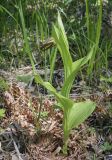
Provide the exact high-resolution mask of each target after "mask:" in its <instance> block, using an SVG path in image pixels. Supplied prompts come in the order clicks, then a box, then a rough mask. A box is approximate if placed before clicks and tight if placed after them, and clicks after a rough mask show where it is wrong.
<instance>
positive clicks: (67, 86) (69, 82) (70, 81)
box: [61, 46, 94, 97]
mask: <svg viewBox="0 0 112 160" xmlns="http://www.w3.org/2000/svg"><path fill="white" fill-rule="evenodd" d="M93 51H94V46H93V47H92V48H91V50H90V52H89V53H88V55H87V56H85V57H84V58H81V59H79V60H77V61H75V62H74V63H72V73H71V74H70V75H69V77H68V78H67V79H66V81H65V82H64V84H63V87H62V89H61V94H62V95H63V96H65V97H69V94H70V90H71V88H72V84H73V81H74V79H75V77H76V75H77V73H78V72H79V70H80V69H81V67H82V66H83V65H84V64H86V63H87V62H88V61H89V59H90V58H91V57H92V54H93Z"/></svg>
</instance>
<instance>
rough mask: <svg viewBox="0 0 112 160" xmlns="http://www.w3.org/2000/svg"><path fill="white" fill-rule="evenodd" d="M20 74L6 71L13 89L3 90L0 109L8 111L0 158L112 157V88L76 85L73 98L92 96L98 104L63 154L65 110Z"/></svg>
mask: <svg viewBox="0 0 112 160" xmlns="http://www.w3.org/2000/svg"><path fill="white" fill-rule="evenodd" d="M29 68H30V67H29ZM27 69H28V67H27V68H26V70H27ZM26 70H25V72H24V71H23V69H22V74H26V72H27V71H26ZM28 72H29V71H28ZM18 73H20V74H21V69H19V70H17V71H16V73H15V72H13V73H10V72H6V74H5V71H4V72H3V74H4V75H7V77H5V76H4V77H5V78H6V79H7V81H8V85H9V88H8V90H7V91H5V92H3V93H1V97H2V102H1V103H0V108H5V110H6V114H5V117H4V118H3V119H1V120H0V160H112V90H109V89H107V90H106V91H104V92H102V91H101V90H100V89H98V88H95V87H94V89H93V88H90V87H88V86H86V85H85V84H84V82H80V83H77V85H75V87H74V88H73V90H72V94H71V97H72V99H74V101H84V100H86V99H91V100H92V101H95V102H96V104H97V107H96V110H95V111H94V113H93V114H92V115H91V116H90V117H89V118H88V119H87V120H86V121H85V122H84V123H83V124H81V125H80V126H79V127H77V128H75V129H73V130H72V131H71V134H70V138H69V143H68V154H67V155H63V154H62V145H63V141H62V139H63V130H62V117H63V113H62V111H60V110H59V109H58V108H57V107H56V105H55V104H56V101H55V100H54V97H53V96H52V95H51V96H48V95H47V94H38V93H37V92H36V88H35V86H34V87H32V84H30V86H29V85H26V84H25V83H23V82H18V81H17V80H16V76H15V75H16V74H18ZM56 77H59V76H57V75H56ZM56 77H55V78H56ZM37 87H39V86H37ZM40 90H41V91H42V92H43V89H42V88H40Z"/></svg>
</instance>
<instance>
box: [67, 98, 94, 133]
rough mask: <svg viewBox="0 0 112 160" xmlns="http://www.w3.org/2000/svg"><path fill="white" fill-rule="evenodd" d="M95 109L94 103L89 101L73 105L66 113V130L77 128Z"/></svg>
mask: <svg viewBox="0 0 112 160" xmlns="http://www.w3.org/2000/svg"><path fill="white" fill-rule="evenodd" d="M94 109H95V103H94V102H91V101H85V102H79V103H74V105H73V107H71V108H70V109H69V112H68V113H67V114H68V116H67V123H68V128H67V130H68V131H70V130H71V129H72V128H74V127H77V126H78V125H79V124H81V123H82V122H83V121H84V120H86V119H87V118H88V117H89V116H90V115H91V113H92V112H93V111H94Z"/></svg>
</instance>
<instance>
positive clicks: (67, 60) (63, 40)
mask: <svg viewBox="0 0 112 160" xmlns="http://www.w3.org/2000/svg"><path fill="white" fill-rule="evenodd" d="M53 38H54V40H55V42H56V44H57V48H58V49H59V51H60V54H61V57H62V60H63V65H64V71H65V73H64V74H65V80H66V78H67V77H68V76H69V75H70V73H71V71H72V57H71V55H70V52H69V45H68V40H67V36H66V33H65V30H64V26H63V23H62V20H61V17H60V14H59V13H58V22H57V25H53Z"/></svg>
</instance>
